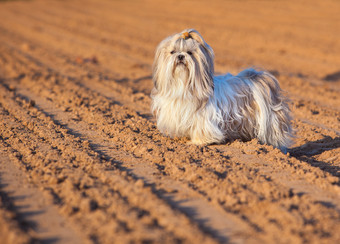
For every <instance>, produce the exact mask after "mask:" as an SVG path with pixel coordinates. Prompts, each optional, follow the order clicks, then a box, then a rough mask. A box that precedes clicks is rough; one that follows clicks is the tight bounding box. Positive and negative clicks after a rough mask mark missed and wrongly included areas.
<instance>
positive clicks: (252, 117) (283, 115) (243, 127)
mask: <svg viewBox="0 0 340 244" xmlns="http://www.w3.org/2000/svg"><path fill="white" fill-rule="evenodd" d="M153 83H154V88H153V90H152V92H151V97H152V112H153V113H154V114H155V115H156V118H157V127H158V129H159V130H160V131H161V132H163V133H165V134H168V135H170V136H172V137H173V136H177V137H181V136H185V137H189V138H190V139H191V142H192V143H194V144H211V143H221V142H224V141H226V140H234V139H242V140H250V139H252V138H258V140H259V141H260V142H262V143H267V144H270V145H273V146H274V147H277V148H280V149H281V150H283V151H286V148H287V147H288V146H289V145H290V143H291V138H292V129H291V123H290V121H291V118H290V110H289V107H288V105H287V103H286V98H285V97H284V96H283V95H282V90H281V88H280V86H279V83H278V81H277V80H276V79H275V77H274V76H272V75H271V74H269V73H267V72H265V71H256V70H254V69H246V70H244V71H242V72H241V73H239V74H238V75H236V76H233V75H231V74H229V73H228V74H226V75H221V76H214V52H213V50H212V48H211V47H210V46H209V45H208V44H207V43H206V42H205V41H204V39H203V37H202V36H201V35H200V34H199V33H198V32H197V31H196V30H194V29H188V30H184V31H182V32H180V33H178V34H175V35H172V36H169V37H167V38H166V39H164V40H163V41H162V42H161V43H160V44H159V46H158V47H157V50H156V56H155V61H154V65H153Z"/></svg>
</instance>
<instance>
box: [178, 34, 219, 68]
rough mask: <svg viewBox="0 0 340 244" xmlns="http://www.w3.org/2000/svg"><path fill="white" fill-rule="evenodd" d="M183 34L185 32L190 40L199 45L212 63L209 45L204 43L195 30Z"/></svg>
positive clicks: (212, 57) (212, 55)
mask: <svg viewBox="0 0 340 244" xmlns="http://www.w3.org/2000/svg"><path fill="white" fill-rule="evenodd" d="M185 32H187V33H188V34H189V36H190V38H192V39H194V40H195V41H197V42H198V43H199V44H201V46H202V47H203V48H204V49H205V51H206V52H207V54H208V55H209V57H210V59H211V60H212V62H213V61H214V51H213V50H212V48H211V47H210V46H209V44H208V43H206V41H205V40H204V39H203V37H202V36H201V34H200V33H199V32H198V31H197V30H195V29H189V30H187V31H185ZM182 35H183V34H182Z"/></svg>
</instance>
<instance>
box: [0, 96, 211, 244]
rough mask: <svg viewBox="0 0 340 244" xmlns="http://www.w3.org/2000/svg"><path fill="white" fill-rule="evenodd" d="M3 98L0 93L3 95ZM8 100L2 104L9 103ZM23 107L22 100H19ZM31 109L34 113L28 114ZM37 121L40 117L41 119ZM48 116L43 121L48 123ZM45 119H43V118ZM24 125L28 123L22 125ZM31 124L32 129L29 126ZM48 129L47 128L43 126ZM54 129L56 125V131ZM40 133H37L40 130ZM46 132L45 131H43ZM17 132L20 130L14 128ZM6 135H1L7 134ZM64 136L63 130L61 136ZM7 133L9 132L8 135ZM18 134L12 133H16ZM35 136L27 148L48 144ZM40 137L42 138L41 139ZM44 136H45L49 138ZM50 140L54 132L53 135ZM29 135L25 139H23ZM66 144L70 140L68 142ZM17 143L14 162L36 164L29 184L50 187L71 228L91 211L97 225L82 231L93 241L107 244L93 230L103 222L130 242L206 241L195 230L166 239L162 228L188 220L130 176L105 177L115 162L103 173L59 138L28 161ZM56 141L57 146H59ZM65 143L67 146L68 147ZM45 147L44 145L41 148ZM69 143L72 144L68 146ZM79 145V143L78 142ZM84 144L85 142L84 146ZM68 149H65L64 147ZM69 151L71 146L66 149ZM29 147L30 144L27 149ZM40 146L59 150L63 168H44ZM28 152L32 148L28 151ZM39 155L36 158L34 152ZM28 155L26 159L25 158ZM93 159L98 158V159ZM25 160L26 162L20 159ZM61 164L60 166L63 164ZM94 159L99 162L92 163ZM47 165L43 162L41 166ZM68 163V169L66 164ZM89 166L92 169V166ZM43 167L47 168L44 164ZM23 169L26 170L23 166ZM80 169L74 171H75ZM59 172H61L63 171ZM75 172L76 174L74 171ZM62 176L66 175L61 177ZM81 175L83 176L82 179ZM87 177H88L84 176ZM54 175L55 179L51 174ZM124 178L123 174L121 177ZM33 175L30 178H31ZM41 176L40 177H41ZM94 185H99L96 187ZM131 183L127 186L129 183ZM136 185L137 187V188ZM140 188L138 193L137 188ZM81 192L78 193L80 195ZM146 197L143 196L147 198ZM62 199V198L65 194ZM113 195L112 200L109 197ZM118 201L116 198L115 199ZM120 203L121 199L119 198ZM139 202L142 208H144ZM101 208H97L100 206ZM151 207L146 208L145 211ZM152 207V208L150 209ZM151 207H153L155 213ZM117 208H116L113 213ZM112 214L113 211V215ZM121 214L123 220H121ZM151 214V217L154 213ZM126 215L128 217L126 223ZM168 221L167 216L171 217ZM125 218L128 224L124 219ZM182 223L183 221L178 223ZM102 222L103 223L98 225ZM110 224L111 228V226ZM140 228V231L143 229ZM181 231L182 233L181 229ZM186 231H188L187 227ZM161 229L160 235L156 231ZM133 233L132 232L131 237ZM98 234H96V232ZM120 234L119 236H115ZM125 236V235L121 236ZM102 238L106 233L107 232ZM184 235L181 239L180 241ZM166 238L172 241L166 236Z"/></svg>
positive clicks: (103, 237)
mask: <svg viewBox="0 0 340 244" xmlns="http://www.w3.org/2000/svg"><path fill="white" fill-rule="evenodd" d="M2 95H3V96H4V94H2ZM8 100H9V99H7V101H8ZM23 102H24V101H23ZM9 103H10V104H11V103H12V104H11V105H7V106H8V107H6V109H11V110H12V111H11V112H14V114H16V116H19V118H20V120H22V119H23V120H24V121H25V120H26V121H30V120H29V119H25V117H27V116H28V115H25V113H24V114H23V113H22V112H20V111H18V110H17V109H15V107H16V106H15V105H14V104H13V102H11V101H9ZM33 110H34V109H33ZM40 117H41V116H40ZM47 118H48V117H46V119H47ZM47 120H48V119H47ZM26 123H27V122H26ZM32 123H33V124H32ZM41 126H42V125H40V126H39V123H37V121H36V122H30V123H29V124H28V129H29V130H34V129H38V128H39V127H40V128H41ZM54 126H55V125H54V124H53V123H52V124H51V123H50V126H49V127H52V128H54ZM46 127H47V126H46ZM56 127H58V126H56ZM40 128H39V129H40ZM47 128H48V127H47ZM14 129H16V128H12V131H13V132H15V131H14ZM17 129H20V127H19V128H17ZM6 132H7V131H5V132H3V133H6ZM64 132H65V131H64ZM7 133H8V132H7ZM20 133H22V134H23V131H20ZM20 133H19V132H18V133H17V134H20ZM36 133H37V134H38V135H39V136H38V138H37V139H36V140H34V136H33V135H32V133H30V134H29V137H31V138H30V142H31V143H32V145H39V144H41V143H39V141H41V140H43V141H44V140H50V139H49V136H51V132H50V133H49V134H47V135H46V134H45V133H48V132H47V131H46V132H45V133H44V132H42V131H41V130H37V131H36ZM44 134H45V135H44ZM48 135H49V136H48ZM52 135H53V133H52ZM3 136H9V135H8V134H3ZM27 136H28V135H27ZM62 136H63V137H66V138H67V137H69V138H72V136H70V135H68V136H67V135H66V134H65V133H62ZM39 137H41V138H42V139H39ZM70 140H71V139H70ZM19 141H23V145H22V146H21V145H18V147H16V146H14V147H15V148H14V149H15V150H16V151H19V155H18V156H19V157H21V158H22V159H23V161H26V162H27V161H30V160H29V159H35V160H36V164H37V165H35V167H34V165H31V164H29V167H30V168H31V167H32V168H33V169H30V170H31V171H33V172H34V174H33V177H32V178H33V180H36V182H34V183H35V184H43V183H45V184H46V183H47V184H48V185H49V186H50V187H47V189H46V190H47V191H51V192H52V193H51V194H52V195H53V199H54V201H56V202H57V203H59V205H62V206H59V207H60V208H61V212H62V213H63V214H66V215H67V216H68V217H70V216H71V217H73V218H74V219H75V220H76V223H78V222H79V221H80V220H82V213H83V212H85V213H88V212H92V211H94V210H95V211H94V213H93V215H94V216H92V215H91V214H88V215H87V218H89V217H94V218H95V219H97V221H98V222H94V223H93V226H92V228H89V226H91V224H88V225H89V226H87V228H89V230H87V232H88V233H87V237H88V238H90V239H92V240H95V239H98V240H100V241H102V242H108V241H109V240H110V235H108V236H107V235H103V234H102V233H101V231H105V230H106V229H105V230H102V229H101V230H97V229H98V228H97V227H96V226H98V225H99V226H101V225H103V224H104V223H105V222H107V221H108V223H105V224H106V226H107V228H109V229H110V228H112V230H114V231H115V232H116V233H112V234H115V235H118V236H121V238H122V239H121V240H125V241H127V240H129V239H130V240H133V239H136V238H137V237H138V238H142V239H143V238H144V239H145V240H148V239H153V238H156V239H163V240H164V241H165V242H168V241H170V240H171V239H172V240H173V238H175V239H176V238H177V239H179V240H180V239H182V238H184V240H185V239H188V240H190V239H191V240H195V239H197V240H204V239H206V241H208V239H207V238H208V237H205V236H202V235H201V234H200V233H199V232H198V233H195V232H197V230H196V231H194V229H195V227H194V226H192V228H193V229H192V231H191V232H190V235H189V236H186V235H187V234H185V233H183V232H181V231H180V229H178V230H177V229H176V230H175V232H177V233H178V235H179V236H177V237H176V236H173V234H171V235H170V234H165V233H164V230H163V228H164V227H163V225H166V227H167V228H169V229H170V230H171V229H173V228H174V226H178V225H179V224H180V223H181V224H185V223H187V224H189V223H188V220H186V221H185V220H184V219H185V218H184V216H182V217H181V216H180V215H178V214H176V213H175V212H174V211H171V210H170V209H171V208H169V207H167V206H166V205H164V204H162V200H157V197H155V196H154V197H152V195H150V194H152V189H150V187H147V186H144V185H143V184H142V185H140V182H139V183H138V182H137V179H134V178H131V177H129V179H128V181H126V180H124V178H122V177H120V176H119V174H123V175H124V173H123V172H120V171H119V174H118V175H117V174H110V173H108V172H107V170H109V169H110V168H111V170H114V169H113V168H112V166H110V167H108V166H109V165H110V164H112V163H114V162H108V163H107V166H106V168H105V167H102V166H100V165H98V164H95V162H94V161H95V160H94V159H91V158H90V159H86V157H88V156H87V155H86V154H85V155H84V153H81V152H79V151H78V152H77V150H76V148H77V146H76V147H75V148H72V147H70V148H69V149H68V150H65V142H63V141H61V140H60V137H58V136H57V135H56V137H53V140H52V141H50V143H51V145H50V146H44V145H42V146H39V148H36V149H34V150H36V151H37V153H36V154H33V156H32V155H31V154H32V153H30V152H28V153H25V150H23V148H27V144H29V143H28V142H27V141H25V140H24V138H20V140H19ZM64 141H65V140H64ZM58 142H59V143H58ZM69 143H70V142H69ZM43 144H44V143H43ZM70 144H71V143H70ZM78 144H79V142H78ZM85 144H86V143H85ZM66 145H68V144H66ZM70 146H71V145H70ZM28 147H29V145H28ZM43 147H47V149H50V148H51V147H52V149H53V148H54V147H56V148H55V152H54V153H57V154H60V152H61V151H62V152H63V153H62V155H63V157H64V158H65V159H64V160H65V161H66V162H65V163H64V164H62V165H63V166H61V165H59V166H57V165H58V162H52V163H48V162H49V160H48V158H49V157H47V158H43V155H44V153H47V152H44V151H42V148H43ZM31 150H32V149H31ZM38 152H39V153H38ZM27 154H28V155H27ZM51 154H53V152H51V151H50V152H49V155H51ZM94 155H96V153H94ZM97 155H98V154H97ZM98 157H100V156H99V155H98V156H97V158H98ZM25 159H26V160H25ZM64 160H63V161H64ZM97 160H99V159H97ZM45 161H47V162H45ZM67 162H70V163H71V165H68V164H66V163H67ZM89 162H92V165H90V164H88V163H89ZM70 163H69V164H70ZM74 163H76V165H73V164H74ZM93 163H94V164H93ZM46 164H47V165H46ZM42 165H45V167H47V169H45V170H46V171H47V173H42V171H41V169H39V167H38V166H40V167H41V166H42ZM26 167H27V166H26ZM55 167H57V169H58V170H57V171H56V169H55ZM64 167H66V168H69V167H72V170H67V169H64ZM78 168H79V169H78ZM34 169H36V170H37V171H38V172H36V171H35V170H34ZM63 169H64V171H63ZM76 169H78V170H76ZM65 171H66V172H65ZM84 171H85V174H84ZM86 172H87V174H86ZM48 173H50V174H51V175H49V174H48ZM56 174H57V175H56ZM125 174H126V173H125ZM34 176H35V177H34ZM42 176H43V177H42ZM98 181H99V182H98ZM133 182H137V183H135V184H134V183H133ZM131 183H132V184H131ZM108 185H112V186H113V188H111V187H110V186H108ZM134 185H136V186H137V187H135V186H134ZM138 185H140V186H139V187H138ZM140 188H141V189H140ZM61 189H63V191H61ZM66 189H68V190H69V191H70V192H68V191H67V190H66ZM79 190H80V191H79ZM138 190H139V191H140V190H142V194H141V192H140V193H138ZM59 192H60V194H61V195H60V196H59V195H58V193H59ZM128 192H130V193H131V192H134V195H133V197H132V196H126V193H128ZM147 193H148V194H147ZM64 194H66V195H64ZM70 194H71V195H72V196H73V197H72V198H67V196H68V195H70ZM112 195H113V196H112ZM105 196H110V198H109V199H107V200H108V201H109V202H106V201H105V199H106V197H105ZM117 197H118V199H115V198H117ZM140 197H143V199H144V198H145V197H148V198H149V199H152V201H150V202H145V201H143V200H142V199H141V198H140ZM119 198H121V199H119ZM143 203H144V204H143ZM99 204H101V205H99ZM127 204H130V206H126V205H127ZM136 204H138V205H140V204H142V205H146V206H147V208H146V210H144V209H143V208H140V207H137V205H136ZM150 204H151V206H150ZM153 204H155V205H153ZM155 206H157V208H155ZM115 208H117V209H115ZM112 211H113V212H112ZM117 211H119V212H117ZM155 211H156V212H157V213H158V214H160V213H163V214H161V215H160V216H162V217H164V219H163V218H158V217H156V220H154V219H153V215H154V214H155ZM133 212H137V213H138V212H142V213H143V212H146V214H145V215H146V216H144V214H143V216H141V217H138V215H137V214H136V215H137V216H135V217H136V218H137V217H138V218H137V219H139V221H133V220H132V216H130V215H133ZM124 213H125V215H124ZM153 213H154V214H153ZM104 214H108V215H110V216H113V217H115V216H117V217H116V218H117V220H116V221H114V219H110V220H107V219H106V218H105V219H103V215H104ZM158 214H155V215H156V216H158ZM127 216H128V218H127ZM170 216H171V217H170ZM142 217H145V218H146V219H149V221H148V220H146V223H143V222H144V221H141V219H140V218H142ZM126 218H127V219H126ZM183 218H184V219H183ZM121 219H125V221H123V220H121ZM130 220H132V222H130ZM171 220H172V221H175V223H176V222H178V221H180V222H179V223H177V224H174V223H171V222H169V221H171ZM103 221H104V223H103ZM112 222H113V223H112ZM82 223H83V225H84V220H82ZM143 226H144V227H143ZM188 227H189V226H187V227H186V228H188ZM141 228H142V229H143V228H147V229H150V228H151V229H152V231H151V229H150V231H151V232H152V233H153V234H151V233H150V234H147V233H149V232H150V231H142V232H143V233H145V235H144V236H143V235H142V236H141V235H140V233H139V234H137V236H136V235H133V233H136V232H137V233H138V232H139V231H141ZM186 228H183V229H186ZM189 228H190V227H189ZM159 229H160V230H159ZM133 231H135V232H133ZM97 232H99V233H97ZM120 232H123V233H120ZM124 233H125V234H124ZM192 233H195V235H194V236H191V234H192ZM106 234H109V233H107V232H106ZM183 235H184V236H183ZM118 236H116V238H118ZM170 236H171V237H170Z"/></svg>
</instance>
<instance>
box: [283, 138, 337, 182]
mask: <svg viewBox="0 0 340 244" xmlns="http://www.w3.org/2000/svg"><path fill="white" fill-rule="evenodd" d="M336 148H340V136H339V137H335V138H332V137H330V136H325V137H324V138H323V139H320V140H317V141H311V142H307V143H306V144H304V145H301V146H299V147H294V148H292V149H290V150H289V152H290V155H291V156H293V157H295V158H297V159H299V160H301V161H304V162H306V163H308V164H310V165H312V166H314V167H318V168H320V169H321V170H323V171H326V172H328V173H330V174H332V175H333V176H336V177H339V178H340V163H337V165H336V164H333V165H332V164H331V163H329V162H326V161H321V160H317V159H315V158H314V156H317V155H320V154H322V153H323V152H326V151H330V150H333V149H336Z"/></svg>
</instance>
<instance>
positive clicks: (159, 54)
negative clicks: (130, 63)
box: [152, 36, 172, 90]
mask: <svg viewBox="0 0 340 244" xmlns="http://www.w3.org/2000/svg"><path fill="white" fill-rule="evenodd" d="M171 38H172V37H171V36H169V37H168V38H166V39H164V40H163V41H161V43H160V44H159V45H158V46H157V48H156V53H155V58H154V62H153V65H152V77H153V84H154V87H155V88H156V89H157V90H158V89H159V84H158V81H159V78H160V77H159V76H160V74H161V72H162V71H161V67H160V65H161V64H162V63H163V61H164V59H165V49H166V47H167V46H168V45H169V42H170V41H171Z"/></svg>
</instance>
